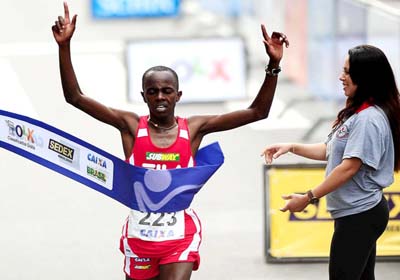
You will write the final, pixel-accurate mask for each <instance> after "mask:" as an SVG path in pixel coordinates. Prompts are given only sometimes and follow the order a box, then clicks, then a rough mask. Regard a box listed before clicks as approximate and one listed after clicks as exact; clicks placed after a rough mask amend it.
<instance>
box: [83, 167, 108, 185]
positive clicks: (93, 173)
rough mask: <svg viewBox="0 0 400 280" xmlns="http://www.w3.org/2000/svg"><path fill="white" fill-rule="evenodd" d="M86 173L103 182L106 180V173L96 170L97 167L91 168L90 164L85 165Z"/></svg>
mask: <svg viewBox="0 0 400 280" xmlns="http://www.w3.org/2000/svg"><path fill="white" fill-rule="evenodd" d="M86 173H87V174H88V175H90V176H92V177H94V178H96V179H98V180H100V181H101V182H103V183H105V182H107V176H106V174H105V173H103V172H101V171H99V170H97V169H94V168H92V167H90V166H86Z"/></svg>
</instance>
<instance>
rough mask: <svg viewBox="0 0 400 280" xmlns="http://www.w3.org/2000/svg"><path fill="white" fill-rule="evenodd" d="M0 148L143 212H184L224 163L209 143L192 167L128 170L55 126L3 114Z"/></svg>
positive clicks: (4, 112) (214, 147)
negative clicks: (195, 164)
mask: <svg viewBox="0 0 400 280" xmlns="http://www.w3.org/2000/svg"><path fill="white" fill-rule="evenodd" d="M0 147H1V148H4V149H7V150H9V151H11V152H14V153H16V154H19V155H21V156H23V157H25V158H27V159H30V160H32V161H34V162H36V163H39V164H41V165H43V166H45V167H47V168H50V169H52V170H54V171H56V172H58V173H60V174H63V175H65V176H67V177H69V178H71V179H73V180H75V181H78V182H80V183H82V184H84V185H86V186H88V187H90V188H92V189H94V190H96V191H99V192H101V193H103V194H105V195H107V196H109V197H111V198H113V199H115V200H117V201H118V202H120V203H122V204H124V205H126V206H128V207H129V208H131V209H135V210H140V211H143V212H172V211H180V210H183V209H186V208H188V207H189V206H190V203H191V202H192V200H193V197H194V195H195V194H196V193H197V192H198V191H199V190H200V189H201V187H202V186H203V185H204V184H205V183H206V182H207V180H208V179H209V178H210V177H211V176H212V175H213V174H214V172H215V171H216V170H217V169H218V168H219V167H220V166H221V165H222V163H223V161H224V156H223V154H222V151H221V148H220V146H219V144H218V143H213V144H210V145H208V146H206V147H204V148H202V149H200V150H199V151H198V153H197V156H196V159H195V160H196V162H197V166H196V167H191V168H182V169H171V170H150V169H146V168H142V167H137V166H132V165H130V164H128V163H126V162H125V161H123V160H121V159H119V158H117V157H115V156H113V155H111V154H109V153H107V152H105V151H103V150H101V149H99V148H97V147H95V146H93V145H91V144H89V143H87V142H85V141H83V140H81V139H79V138H76V137H74V136H72V135H70V134H68V133H66V132H63V131H61V130H59V129H57V128H55V127H52V126H50V125H48V124H45V123H43V122H40V121H38V120H35V119H32V118H29V117H26V116H22V115H18V114H14V113H11V112H7V111H2V110H0ZM168 156H169V157H170V159H171V160H174V159H175V157H176V156H175V155H173V154H171V155H168Z"/></svg>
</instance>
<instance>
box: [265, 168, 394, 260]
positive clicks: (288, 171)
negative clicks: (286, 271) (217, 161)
mask: <svg viewBox="0 0 400 280" xmlns="http://www.w3.org/2000/svg"><path fill="white" fill-rule="evenodd" d="M266 168H267V171H266V173H265V176H266V177H265V179H266V180H265V186H264V187H265V191H266V193H265V199H266V201H265V202H266V203H265V206H266V209H265V211H266V212H265V214H266V248H265V249H266V251H265V253H266V257H267V261H272V262H273V261H280V260H281V261H285V260H290V259H296V260H298V259H305V260H306V259H307V258H309V259H324V258H328V257H329V249H330V242H331V238H332V234H333V220H332V218H331V216H330V214H329V212H328V211H327V209H326V200H325V198H322V199H320V201H319V203H318V205H308V206H307V208H306V209H305V210H304V211H302V212H298V213H290V212H281V211H280V210H279V208H281V207H282V206H283V205H284V204H285V201H284V200H283V199H282V198H281V196H282V195H284V194H289V193H302V192H304V191H305V190H307V189H310V188H311V187H313V186H316V185H318V184H319V183H321V181H322V180H323V179H324V177H325V165H317V166H315V165H310V166H307V165H304V166H299V165H293V166H291V165H290V166H275V167H274V166H271V167H270V168H268V167H266ZM384 195H385V197H386V199H387V200H388V203H389V209H390V212H389V224H388V226H387V228H386V230H385V232H384V234H383V235H382V236H381V237H380V238H379V240H378V243H377V256H378V257H391V258H395V257H400V174H397V173H396V174H395V181H394V183H393V184H392V185H391V186H389V187H388V188H385V189H384Z"/></svg>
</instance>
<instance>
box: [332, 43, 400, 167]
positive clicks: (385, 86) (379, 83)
mask: <svg viewBox="0 0 400 280" xmlns="http://www.w3.org/2000/svg"><path fill="white" fill-rule="evenodd" d="M348 54H349V66H350V68H349V74H350V77H351V79H352V81H353V83H354V84H356V85H357V90H356V92H355V94H354V96H353V97H351V98H348V99H347V101H346V107H345V108H344V109H342V110H341V111H340V112H339V113H338V115H337V119H336V121H335V122H334V125H333V127H334V128H335V127H337V126H338V125H340V124H341V123H343V122H344V121H345V120H346V119H348V118H349V117H350V116H351V115H353V114H354V113H355V112H356V110H357V109H358V108H359V107H360V106H361V104H363V103H364V102H368V101H371V102H372V103H373V104H375V105H378V106H379V107H380V108H382V110H383V111H384V112H385V114H386V116H387V118H388V120H389V123H390V128H391V130H392V136H393V142H394V151H395V152H394V160H395V161H394V162H395V165H394V170H395V171H398V170H399V169H400V99H399V97H400V96H399V90H398V88H397V85H396V80H395V78H394V74H393V70H392V67H391V66H390V63H389V61H388V59H387V58H386V55H385V54H384V53H383V52H382V51H381V50H380V49H379V48H377V47H374V46H371V45H360V46H357V47H354V48H352V49H350V50H349V52H348Z"/></svg>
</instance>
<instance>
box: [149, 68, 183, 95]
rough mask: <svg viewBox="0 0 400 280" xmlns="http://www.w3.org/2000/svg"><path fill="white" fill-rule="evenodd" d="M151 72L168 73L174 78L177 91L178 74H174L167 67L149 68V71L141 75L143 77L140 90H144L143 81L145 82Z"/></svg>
mask: <svg viewBox="0 0 400 280" xmlns="http://www.w3.org/2000/svg"><path fill="white" fill-rule="evenodd" d="M153 71H154V72H162V71H167V72H170V73H171V74H172V75H173V76H174V79H175V85H176V89H177V90H178V89H179V79H178V74H176V72H175V71H174V70H173V69H171V68H169V67H167V66H163V65H157V66H153V67H150V68H149V69H147V70H146V71H145V72H144V73H143V76H142V89H144V80H145V78H146V76H147V74H149V73H150V72H153Z"/></svg>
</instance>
